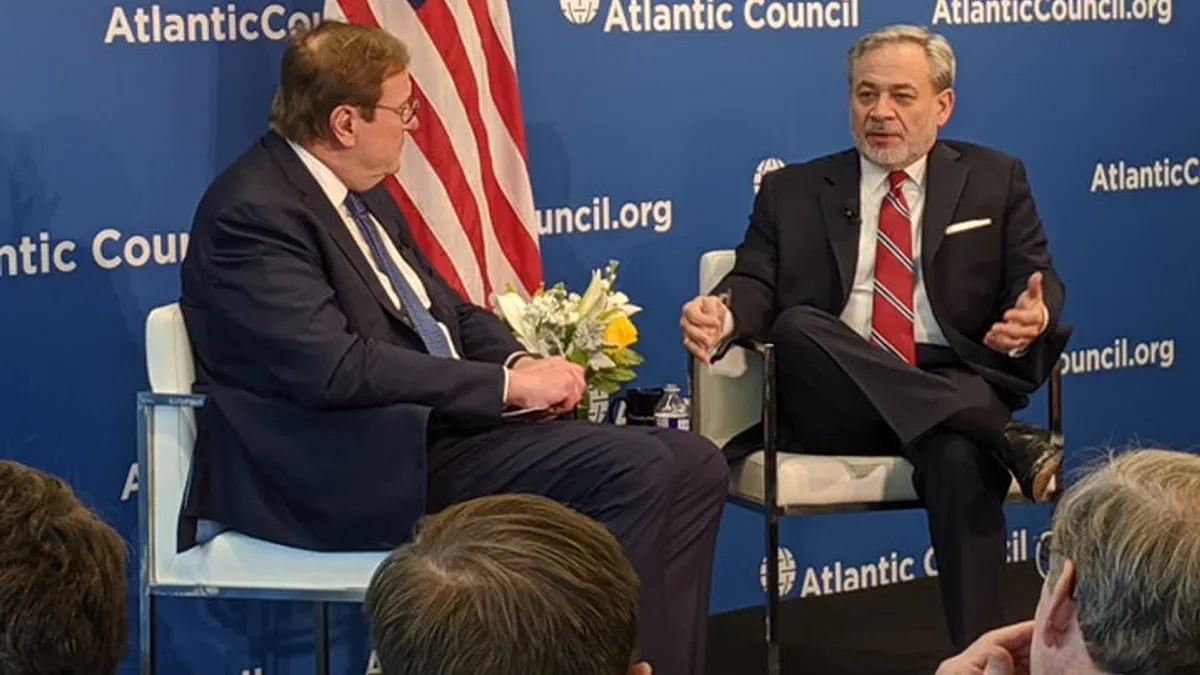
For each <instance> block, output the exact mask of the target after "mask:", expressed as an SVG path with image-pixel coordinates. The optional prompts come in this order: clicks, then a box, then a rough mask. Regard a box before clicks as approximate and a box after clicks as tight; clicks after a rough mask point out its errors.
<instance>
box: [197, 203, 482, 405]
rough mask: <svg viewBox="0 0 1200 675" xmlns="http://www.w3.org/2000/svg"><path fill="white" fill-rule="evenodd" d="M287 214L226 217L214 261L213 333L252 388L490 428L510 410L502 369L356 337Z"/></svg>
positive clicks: (267, 210) (257, 210)
mask: <svg viewBox="0 0 1200 675" xmlns="http://www.w3.org/2000/svg"><path fill="white" fill-rule="evenodd" d="M296 222H297V220H296V219H295V218H291V217H289V214H286V213H283V212H282V209H277V208H272V207H268V206H260V205H252V204H245V203H243V204H238V205H236V206H234V207H231V208H229V209H227V210H226V211H224V212H222V213H220V214H218V215H217V216H216V217H215V219H214V221H213V222H212V226H213V237H212V239H211V241H210V242H208V244H209V246H208V247H207V248H208V249H209V250H208V251H199V252H198V253H200V254H201V255H204V254H207V255H206V257H207V262H208V265H207V269H206V270H205V275H206V278H205V279H204V280H203V281H204V282H205V283H206V285H207V288H206V289H205V297H206V299H207V304H208V305H209V310H210V311H211V312H213V313H214V315H215V316H214V318H215V319H217V320H216V321H214V322H213V327H214V328H215V329H218V330H222V329H223V331H224V332H225V333H226V334H225V335H223V336H221V339H220V340H218V341H214V342H217V343H219V344H225V345H232V347H231V349H232V350H233V351H234V353H230V354H226V355H224V358H222V359H221V361H222V362H224V363H235V364H236V371H237V376H238V379H241V380H244V381H245V383H246V384H247V385H248V387H249V388H250V389H260V390H265V391H271V392H278V393H280V394H282V395H283V396H285V397H287V398H290V399H292V400H294V402H296V403H297V404H299V405H302V406H305V407H310V408H315V409H329V408H356V407H368V406H377V405H387V404H393V403H414V404H420V405H425V406H429V407H431V408H432V409H433V410H434V412H435V413H437V414H439V415H441V416H442V417H444V418H445V419H447V420H450V421H457V422H460V423H465V424H486V423H491V422H496V421H498V420H499V415H500V412H501V410H502V407H503V403H502V397H503V388H504V381H505V375H504V369H503V366H501V365H498V364H495V363H482V362H473V361H464V360H455V359H444V358H439V357H435V356H430V355H428V354H424V353H422V352H419V351H416V350H412V349H406V348H404V347H400V346H397V345H393V344H390V343H387V342H382V341H379V340H375V339H371V338H366V337H363V336H361V335H358V334H355V333H354V332H352V331H351V330H350V327H349V325H348V321H347V319H346V316H345V315H344V314H343V313H342V310H341V308H340V307H339V305H338V303H337V302H336V299H335V295H336V294H335V290H334V289H333V287H332V286H331V285H330V283H329V281H328V279H327V277H326V276H325V274H324V271H323V269H322V265H321V262H320V260H319V258H318V255H317V253H316V252H315V251H316V249H315V245H314V243H313V242H312V241H311V239H310V235H309V234H308V232H307V231H306V230H305V229H304V228H303V227H301V226H300V225H298V224H296V225H292V223H296Z"/></svg>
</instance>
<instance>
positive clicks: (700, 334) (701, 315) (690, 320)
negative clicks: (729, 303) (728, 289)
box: [679, 295, 729, 363]
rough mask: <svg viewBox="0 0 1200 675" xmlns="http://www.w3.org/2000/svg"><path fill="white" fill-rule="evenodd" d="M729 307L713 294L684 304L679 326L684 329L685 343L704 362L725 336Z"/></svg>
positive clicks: (706, 361)
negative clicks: (726, 315) (710, 351)
mask: <svg viewBox="0 0 1200 675" xmlns="http://www.w3.org/2000/svg"><path fill="white" fill-rule="evenodd" d="M728 311H729V308H728V307H726V306H725V303H723V302H721V300H720V299H719V298H717V297H715V296H712V295H702V296H699V297H697V298H695V299H693V300H691V301H689V302H688V303H687V304H686V305H684V306H683V316H682V317H681V318H680V319H679V327H680V328H682V329H683V345H684V346H685V347H687V350H688V351H689V352H691V353H692V354H693V355H695V357H696V358H698V359H700V360H701V361H702V362H704V363H708V362H709V356H708V352H709V350H711V349H712V348H713V347H714V346H716V344H717V343H718V342H720V341H721V338H723V337H724V328H725V314H726V313H727V312H728Z"/></svg>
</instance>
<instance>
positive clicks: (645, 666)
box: [629, 661, 653, 675]
mask: <svg viewBox="0 0 1200 675" xmlns="http://www.w3.org/2000/svg"><path fill="white" fill-rule="evenodd" d="M651 670H653V669H652V668H651V667H650V664H649V663H646V662H645V661H638V662H637V663H635V664H633V665H632V666H629V675H650V671H651Z"/></svg>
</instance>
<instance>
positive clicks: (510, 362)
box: [500, 351, 537, 402]
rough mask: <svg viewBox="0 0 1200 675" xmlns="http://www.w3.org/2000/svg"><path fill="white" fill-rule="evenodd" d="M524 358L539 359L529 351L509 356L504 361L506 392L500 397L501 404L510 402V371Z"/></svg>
mask: <svg viewBox="0 0 1200 675" xmlns="http://www.w3.org/2000/svg"><path fill="white" fill-rule="evenodd" d="M524 356H528V357H529V358H531V359H535V358H537V356H535V355H533V354H530V353H529V352H527V351H519V352H513V353H511V354H509V355H508V358H507V359H504V392H503V394H502V396H501V397H500V401H501V402H504V401H507V400H508V375H509V373H508V371H509V369H511V368H512V367H513V366H514V365H516V363H517V361H519V360H520V359H521V358H522V357H524Z"/></svg>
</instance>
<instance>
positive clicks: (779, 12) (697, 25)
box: [558, 0, 860, 33]
mask: <svg viewBox="0 0 1200 675" xmlns="http://www.w3.org/2000/svg"><path fill="white" fill-rule="evenodd" d="M858 5H859V0H823V1H822V0H816V1H814V0H733V1H730V0H606V1H605V2H602V1H601V0H559V2H558V6H559V8H560V9H561V10H562V13H563V16H565V17H566V18H567V21H569V22H571V23H573V24H575V25H577V26H581V25H584V24H590V23H592V22H593V21H594V20H595V19H596V17H597V16H600V17H601V18H602V21H601V22H600V23H602V24H603V28H602V30H603V32H605V33H707V32H727V31H732V30H736V29H740V28H747V29H749V30H754V31H784V30H814V29H816V30H819V29H825V28H835V29H836V28H850V29H854V28H858V26H859V23H860V21H859V11H858Z"/></svg>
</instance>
